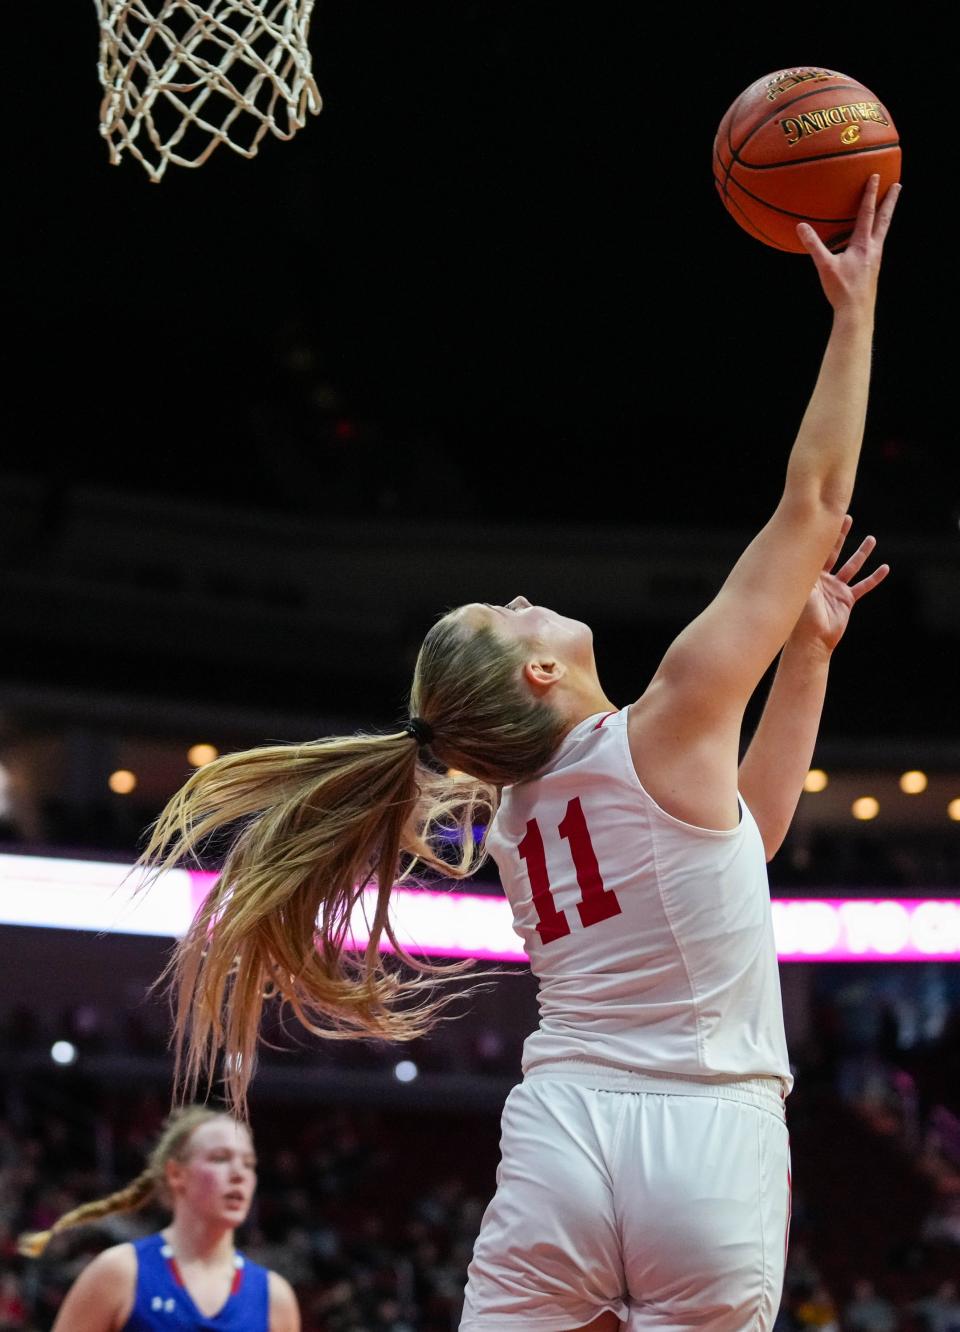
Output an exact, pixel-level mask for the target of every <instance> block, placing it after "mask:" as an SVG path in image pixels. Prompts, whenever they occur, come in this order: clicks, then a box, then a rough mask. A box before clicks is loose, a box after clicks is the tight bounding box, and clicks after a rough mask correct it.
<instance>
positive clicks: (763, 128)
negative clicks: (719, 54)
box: [713, 66, 900, 254]
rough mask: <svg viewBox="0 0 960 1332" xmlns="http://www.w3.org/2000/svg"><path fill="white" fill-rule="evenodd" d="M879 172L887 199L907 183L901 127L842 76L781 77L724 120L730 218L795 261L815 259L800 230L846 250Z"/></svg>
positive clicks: (724, 185) (722, 170)
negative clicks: (871, 180) (799, 257)
mask: <svg viewBox="0 0 960 1332" xmlns="http://www.w3.org/2000/svg"><path fill="white" fill-rule="evenodd" d="M876 172H879V174H880V190H879V194H878V196H877V197H878V199H882V198H883V196H884V195H885V194H886V192H887V190H888V189H889V188H890V186H891V185H893V184H895V183H896V182H897V181H898V180H899V179H900V140H899V138H898V137H897V131H896V128H895V126H894V123H893V120H892V119H891V117H890V113H889V111H888V110H887V109H886V107H885V106H884V105H883V103H882V102H880V101H879V100H878V99H877V97H876V96H875V95H874V94H873V93H872V92H871V91H870V90H869V88H865V87H864V86H863V84H862V83H858V82H857V81H856V79H851V78H848V77H847V75H846V74H838V73H837V72H836V71H835V70H832V69H817V68H815V67H813V66H810V67H803V68H799V69H780V70H777V71H776V73H774V74H767V75H765V76H764V77H763V78H762V79H757V81H756V83H751V85H750V87H749V88H747V89H746V90H745V91H744V92H742V93H741V94H740V96H739V97H738V98H737V100H736V101H735V102H734V103H733V105H732V106H731V107H730V109H729V111H728V112H727V114H726V115H725V116H724V117H723V119H722V120H721V122H720V127H719V129H718V130H717V137H716V139H715V140H714V144H713V178H714V182H715V184H716V187H717V190H718V192H719V194H720V198H721V199H722V200H723V204H724V207H725V208H726V210H727V212H728V213H729V214H730V216H731V217H732V218H734V220H735V221H736V222H738V223H739V224H740V226H741V227H743V229H744V231H747V232H749V233H750V235H751V236H755V237H756V238H757V240H761V241H763V243H764V244H765V245H772V246H773V247H774V249H777V250H789V251H790V252H791V253H792V254H804V253H806V252H805V250H804V248H803V246H802V245H801V243H800V240H799V237H798V236H797V223H798V222H809V224H810V226H812V227H813V229H814V230H815V231H816V232H817V234H818V235H819V236H820V239H821V240H822V241H823V243H824V244H825V245H826V246H827V248H828V249H830V250H834V251H836V250H842V249H843V247H844V246H845V245H846V243H847V241H848V240H849V239H850V233H851V232H852V230H853V225H854V222H855V221H856V216H857V207H858V205H859V203H860V196H861V195H862V194H863V188H864V186H865V185H866V183H867V180H868V179H869V177H870V176H872V175H873V174H875V173H876Z"/></svg>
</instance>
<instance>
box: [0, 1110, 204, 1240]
mask: <svg viewBox="0 0 960 1332" xmlns="http://www.w3.org/2000/svg"><path fill="white" fill-rule="evenodd" d="M224 1117H225V1115H224V1112H223V1111H222V1110H211V1109H208V1108H207V1106H205V1105H188V1106H184V1107H183V1108H182V1109H180V1110H175V1111H174V1112H173V1114H171V1115H170V1116H169V1117H168V1118H167V1120H166V1122H165V1123H164V1126H163V1131H162V1132H161V1134H160V1137H159V1138H158V1139H157V1142H156V1145H155V1146H154V1148H153V1151H152V1152H151V1153H150V1156H149V1158H148V1160H147V1165H146V1168H145V1169H144V1170H142V1171H141V1173H140V1174H139V1175H138V1176H137V1177H136V1179H134V1180H132V1181H131V1182H130V1183H129V1184H128V1185H127V1186H126V1188H123V1189H118V1190H117V1192H116V1193H110V1194H108V1195H107V1196H106V1197H105V1198H98V1199H96V1200H95V1201H94V1202H88V1203H82V1204H81V1205H80V1206H79V1207H74V1208H73V1209H72V1210H71V1211H69V1212H65V1213H64V1215H63V1216H61V1217H60V1219H59V1220H58V1221H55V1222H54V1224H53V1225H52V1226H51V1227H50V1229H49V1230H38V1231H28V1232H27V1233H25V1234H23V1235H21V1236H20V1237H19V1239H18V1240H17V1249H18V1250H19V1252H20V1253H22V1254H23V1255H24V1256H25V1257H27V1258H39V1257H40V1255H41V1254H42V1253H43V1251H44V1249H46V1247H47V1245H48V1244H49V1243H50V1241H51V1240H52V1239H53V1237H54V1235H59V1234H60V1232H61V1231H64V1230H70V1229H72V1228H73V1227H74V1226H82V1225H86V1224H87V1223H88V1222H90V1221H99V1220H100V1218H101V1217H103V1216H113V1215H114V1214H115V1213H119V1212H136V1211H138V1210H139V1209H140V1208H141V1207H145V1206H146V1204H147V1203H148V1202H150V1201H151V1200H153V1199H155V1198H156V1199H160V1200H164V1199H165V1198H166V1164H167V1162H168V1161H174V1160H182V1159H183V1157H184V1156H185V1155H186V1151H187V1146H188V1144H189V1141H190V1138H191V1137H192V1136H193V1133H194V1131H195V1130H196V1129H198V1128H199V1127H200V1125H201V1124H206V1123H208V1122H209V1121H210V1120H212V1119H223V1118H224ZM226 1117H227V1118H229V1116H226Z"/></svg>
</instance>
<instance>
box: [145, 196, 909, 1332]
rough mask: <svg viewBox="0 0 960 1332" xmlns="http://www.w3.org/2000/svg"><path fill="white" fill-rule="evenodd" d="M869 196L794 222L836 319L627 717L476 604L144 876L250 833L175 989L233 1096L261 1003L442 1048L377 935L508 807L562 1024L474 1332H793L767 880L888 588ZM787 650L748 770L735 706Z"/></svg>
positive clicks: (541, 965) (512, 1112)
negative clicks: (842, 675)
mask: <svg viewBox="0 0 960 1332" xmlns="http://www.w3.org/2000/svg"><path fill="white" fill-rule="evenodd" d="M878 185H879V177H876V176H874V177H872V178H871V181H870V183H869V185H868V186H867V188H866V190H865V192H864V197H863V201H862V203H861V207H860V211H859V215H858V219H857V223H856V228H855V230H854V233H853V236H852V238H851V241H850V243H849V245H848V247H847V249H846V250H845V251H844V253H843V254H840V255H832V254H830V253H828V251H827V250H826V249H825V248H824V247H823V245H822V244H821V243H820V241H819V239H818V238H817V237H816V235H815V234H814V233H813V232H812V230H810V228H805V227H800V228H799V231H800V235H801V239H802V240H803V243H804V245H805V247H806V248H807V250H808V251H809V253H810V255H811V257H812V258H813V261H814V263H815V265H816V269H817V272H818V274H819V277H820V281H821V284H822V287H823V290H824V292H825V294H826V296H827V298H828V300H829V301H830V304H831V305H832V307H833V312H834V314H833V327H832V331H831V334H830V338H829V341H828V344H827V348H826V351H825V354H824V357H823V362H822V365H821V369H820V375H819V378H818V380H817V384H816V387H815V389H814V392H813V395H812V397H811V400H810V403H809V405H808V407H807V410H806V413H805V415H804V418H803V422H802V424H801V427H800V431H799V434H798V436H797V439H796V442H795V443H794V446H793V449H792V451H791V453H790V457H789V460H788V463H787V469H786V481H785V485H784V490H783V495H782V497H781V499H780V502H779V503H778V505H777V507H776V509H775V511H774V513H773V515H772V516H771V518H770V520H769V521H768V522H767V524H766V525H765V526H764V528H763V529H762V530H761V531H760V533H759V534H758V535H757V536H756V537H755V538H754V540H753V541H752V542H751V543H750V545H749V546H748V547H747V549H746V550H745V551H744V553H743V555H742V556H741V557H740V559H739V560H738V561H737V564H736V565H735V567H734V568H733V570H732V572H731V573H730V575H729V576H728V578H727V580H726V582H725V583H724V585H723V587H722V588H721V590H720V592H719V593H718V595H717V596H716V597H715V599H714V600H713V601H712V602H711V604H710V605H709V606H708V607H707V608H706V610H704V611H703V613H702V614H701V615H699V616H698V617H697V618H696V619H695V620H694V621H693V622H692V623H691V624H690V625H689V626H688V627H687V628H686V629H685V630H684V631H683V632H682V633H681V634H680V636H679V637H678V638H677V639H676V641H675V642H674V643H673V644H672V645H671V646H670V648H669V650H668V651H667V653H666V655H665V657H664V658H663V661H662V662H661V664H660V667H659V668H658V670H657V672H656V674H655V676H654V678H653V680H652V681H651V682H650V684H649V685H648V686H647V688H646V689H645V690H644V691H643V693H642V694H641V695H640V697H639V698H638V699H637V701H636V702H635V703H633V704H631V705H630V706H629V707H628V708H624V709H618V708H617V707H616V705H615V704H614V703H612V702H611V701H610V700H609V698H608V697H607V696H606V693H605V691H604V689H603V687H602V685H601V683H600V680H599V678H598V675H597V669H596V663H595V661H594V655H593V642H592V635H591V632H590V630H589V628H588V627H587V626H586V625H584V624H582V623H580V622H578V621H575V620H570V619H567V618H565V617H564V616H562V615H559V614H557V613H556V612H554V611H552V610H547V609H546V608H544V607H541V606H534V605H531V604H530V603H529V602H528V601H527V600H526V599H525V598H523V597H517V598H516V599H515V600H514V601H512V602H511V603H510V604H509V605H507V606H493V605H486V604H482V605H481V604H474V605H469V606H465V607H460V608H458V609H457V610H456V611H453V612H451V613H449V614H448V615H446V616H444V617H443V618H442V619H441V620H440V621H439V622H438V623H437V624H436V625H435V626H434V627H433V629H431V631H430V633H429V634H428V635H427V637H426V639H425V641H424V644H423V646H422V648H421V651H420V654H419V657H418V660H417V666H416V671H415V674H414V680H413V686H412V689H411V694H410V720H409V722H408V723H407V724H406V725H405V726H404V727H403V728H402V729H400V730H398V731H396V732H394V733H392V734H390V735H382V736H353V737H346V738H336V739H330V740H324V741H318V742H314V743H312V744H307V745H301V746H297V747H295V748H290V747H269V748H263V749H258V750H253V751H248V752H247V753H243V754H234V755H229V756H227V757H226V758H223V759H219V760H217V761H216V762H215V763H212V764H210V765H208V766H207V767H206V768H203V769H200V770H199V772H198V773H197V774H196V775H195V776H194V777H193V778H191V780H190V782H189V783H188V784H187V786H186V787H185V788H184V790H183V791H182V792H181V793H180V794H179V795H178V796H177V797H176V798H175V799H174V801H172V802H171V804H170V805H169V806H168V808H167V810H166V811H165V812H164V814H163V815H162V816H161V819H160V820H159V822H158V824H157V826H156V829H155V830H154V834H153V837H152V840H151V843H150V846H149V848H148V850H147V852H146V853H145V858H146V860H147V861H148V862H149V863H152V864H156V865H161V866H162V865H169V864H173V863H176V861H177V860H179V859H180V857H181V856H183V855H185V854H189V853H190V852H191V851H192V850H193V849H194V848H195V847H196V846H197V844H198V843H199V842H201V841H202V840H203V839H204V838H205V837H206V836H207V835H208V834H210V833H212V832H214V831H215V830H217V829H220V828H225V827H228V826H229V827H231V828H233V829H236V828H237V827H238V826H239V827H240V832H239V833H235V837H234V841H233V844H232V845H231V847H230V850H229V853H228V855H227V859H226V863H225V865H224V867H223V871H222V873H221V875H220V878H219V880H218V882H217V885H216V887H215V889H214V891H213V892H212V894H211V896H210V898H209V899H208V902H207V903H206V905H205V907H204V908H203V910H202V911H201V913H200V914H199V915H198V917H197V920H196V922H195V924H194V926H193V928H192V930H191V931H190V933H189V934H188V935H187V937H186V938H185V940H184V941H183V942H182V944H181V945H180V947H179V950H178V954H177V959H176V969H177V973H178V976H179V982H180V990H179V1012H178V1036H179V1038H180V1040H181V1042H185V1050H186V1058H187V1068H188V1071H189V1072H191V1073H194V1074H196V1073H202V1072H203V1071H204V1070H208V1071H209V1070H210V1068H211V1067H212V1061H213V1060H214V1059H215V1058H216V1055H217V1052H218V1049H219V1048H223V1049H225V1050H227V1051H229V1052H230V1055H231V1058H230V1059H229V1060H228V1061H227V1070H228V1072H227V1078H228V1086H229V1090H230V1091H231V1093H232V1095H233V1097H234V1098H235V1100H237V1101H238V1102H241V1101H242V1100H243V1097H244V1094H245V1090H246V1085H247V1081H248V1079H249V1076H250V1070H251V1067H252V1062H253V1054H254V1047H255V1041H256V1034H257V1029H258V1023H259V1017H260V1013H261V1008H262V1004H263V998H264V995H265V993H267V992H274V993H277V992H278V993H279V994H280V995H281V996H282V997H283V998H285V999H286V1000H287V1001H288V1002H289V1003H290V1004H291V1005H292V1006H293V1008H294V1010H295V1012H296V1013H297V1015H298V1016H299V1017H300V1018H301V1020H303V1021H305V1022H308V1023H313V1024H315V1027H314V1029H316V1030H321V1031H322V1030H323V1029H324V1027H326V1026H329V1025H330V1024H333V1025H334V1026H335V1027H337V1028H338V1031H339V1034H341V1035H343V1034H352V1033H356V1034H374V1035H377V1036H386V1037H398V1038H407V1037H411V1036H416V1035H420V1034H421V1033H422V1032H423V1031H424V1030H426V1029H427V1028H428V1027H429V1024H430V1022H431V1021H432V1019H433V1017H434V1016H435V1014H436V1011H437V1009H438V1007H439V1006H442V1003H443V999H442V998H441V999H434V1000H431V998H430V986H431V985H433V984H434V983H436V982H437V981H439V979H440V978H439V977H436V976H435V975H434V974H432V973H433V972H434V971H435V970H436V969H435V968H430V967H427V966H426V965H425V964H423V963H418V962H417V961H416V960H415V959H412V958H405V962H406V964H407V965H408V966H412V967H417V968H419V971H420V974H419V975H415V976H414V977H413V978H412V979H411V978H410V976H409V973H401V972H398V971H397V970H396V969H391V968H390V964H389V963H384V962H383V961H382V960H381V958H380V956H379V954H378V944H379V941H380V938H381V936H382V935H384V934H385V935H387V936H388V937H389V939H390V941H391V943H392V944H393V945H394V947H395V948H396V947H398V945H397V941H396V939H395V936H394V934H393V930H392V926H391V923H390V919H389V911H388V907H389V898H390V893H391V891H392V888H393V884H394V882H395V880H396V876H397V872H398V869H399V868H401V867H402V865H403V862H404V859H405V858H407V859H409V860H412V861H419V862H421V863H424V864H427V865H431V866H433V867H434V868H436V869H437V870H439V871H441V872H443V873H445V874H453V875H465V874H467V873H469V872H471V871H472V870H473V869H474V868H475V858H474V855H473V845H472V841H473V839H472V836H471V835H470V829H471V826H472V824H473V822H474V821H475V819H476V818H477V813H478V806H479V805H481V804H483V803H487V804H488V805H489V807H490V808H491V809H492V810H497V807H498V805H499V809H498V812H497V813H496V816H495V818H494V820H493V823H492V825H491V827H490V830H489V833H488V835H487V838H486V846H487V848H488V849H489V850H490V851H491V852H492V853H493V855H494V857H495V858H496V860H497V863H498V865H499V867H500V871H501V875H502V878H503V883H504V887H505V890H506V893H507V896H508V898H509V900H510V902H511V905H512V907H513V912H514V919H515V924H516V928H517V930H518V932H519V933H520V935H521V937H522V938H523V940H524V943H525V945H526V948H527V951H528V953H529V956H530V961H531V965H532V967H533V969H534V971H535V972H536V974H537V976H538V978H539V982H540V1008H541V1020H540V1025H539V1028H538V1030H537V1031H536V1032H535V1033H534V1034H533V1035H532V1036H531V1037H530V1038H529V1040H528V1041H527V1044H526V1048H525V1051H524V1061H523V1062H524V1079H523V1082H522V1083H521V1084H520V1085H519V1086H518V1087H516V1088H515V1089H514V1090H513V1092H512V1093H511V1094H510V1097H509V1098H508V1100H507V1104H506V1107H505V1110H504V1116H503V1137H502V1161H501V1166H500V1171H499V1174H498V1187H497V1192H496V1196H495V1197H494V1199H493V1201H492V1203H491V1204H490V1207H489V1208H488V1209H487V1212H486V1214H485V1216H484V1219H483V1224H482V1227H481V1232H480V1236H479V1238H478V1241H477V1246H476V1250H475V1253H474V1260H473V1263H472V1264H471V1267H470V1273H469V1280H468V1285H467V1291H466V1297H465V1306H464V1314H463V1321H462V1323H461V1329H462V1332H514V1329H528V1330H529V1332H571V1330H572V1329H575V1328H581V1329H589V1332H613V1330H614V1329H616V1328H617V1327H618V1325H621V1324H623V1325H625V1326H626V1327H628V1328H629V1329H633V1330H635V1332H638V1330H640V1329H653V1328H657V1329H671V1330H678V1329H690V1330H691V1332H692V1329H697V1330H698V1332H748V1330H749V1332H767V1329H769V1328H770V1327H771V1326H772V1324H773V1320H774V1318H775V1315H776V1312H777V1308H778V1304H779V1298H780V1289H781V1283H782V1278H783V1268H784V1261H785V1252H786V1243H787V1230H788V1211H789V1183H788V1172H789V1144H788V1137H787V1130H786V1124H785V1116H784V1100H785V1097H786V1095H787V1093H788V1091H789V1090H790V1085H791V1076H790V1067H789V1063H788V1060H787V1051H786V1043H785V1040H784V1031H783V1019H782V1013H781V1006H780V991H779V982H778V974H777V965H776V954H775V949H774V940H773V931H772V927H771V915H770V903H769V894H768V890H767V882H766V871H765V861H766V860H768V859H769V858H770V857H771V856H772V855H773V853H774V852H775V851H776V849H777V847H778V846H779V845H780V842H781V841H782V839H783V837H784V834H785V833H786V830H787V827H788V826H789V823H790V820H791V818H792V816H793V812H794V809H795V807H796V804H797V800H798V798H799V795H800V791H801V789H802V784H803V779H804V776H805V774H806V772H807V769H808V765H809V762H810V758H811V755H812V752H813V746H814V741H815V739H816V733H817V729H818V726H819V719H820V712H821V707H822V703H823V698H824V690H825V687H826V680H827V670H828V665H829V660H830V654H831V652H832V650H833V648H834V647H835V646H836V644H837V643H838V642H839V640H840V637H841V635H842V634H843V632H844V629H845V627H846V623H847V619H848V616H849V614H850V610H851V608H852V606H853V605H854V604H855V602H856V601H857V599H858V598H859V597H861V596H863V595H864V594H865V593H866V592H868V591H870V590H871V589H872V588H873V587H876V586H877V584H878V583H879V582H880V581H881V580H882V579H883V577H884V576H885V574H886V572H887V569H886V566H880V567H879V568H878V569H876V570H875V571H874V572H873V573H872V574H870V575H869V576H868V577H866V578H863V579H862V580H861V581H860V582H859V583H856V584H854V583H853V581H852V580H853V578H854V577H855V576H856V575H858V574H859V572H860V570H861V568H862V567H863V564H864V562H865V561H866V559H867V556H868V555H869V553H870V551H871V550H872V549H873V544H874V543H873V538H871V537H868V538H867V539H866V540H865V541H864V542H863V543H862V544H861V545H860V546H859V548H858V549H857V550H856V551H855V553H854V554H853V555H852V556H851V557H850V558H849V559H848V560H847V562H846V563H845V564H844V565H843V566H842V568H840V569H839V570H837V571H836V572H832V571H833V569H834V566H835V564H836V563H837V561H838V559H839V553H840V548H841V546H842V544H843V540H844V538H845V537H846V535H847V533H848V531H849V529H850V519H849V516H847V514H846V510H847V505H848V503H849V500H850V496H851V493H852V489H853V482H854V476H855V472H856V465H857V459H858V456H859V450H860V444H861V440H862V435H863V426H864V418H865V413H866V405H867V394H868V383H869V367H870V349H871V340H872V331H873V317H874V306H875V299H876V286H877V278H878V274H879V268H880V259H881V253H882V248H883V241H884V237H885V235H886V232H887V229H888V227H889V224H890V219H891V217H892V214H893V209H894V206H895V203H896V199H897V196H898V193H899V189H898V187H897V186H894V187H892V188H891V190H890V191H889V192H888V193H887V195H886V197H885V199H884V200H883V202H882V203H881V204H880V205H879V207H878V206H877V202H878V201H877V193H878ZM778 654H780V662H779V666H778V669H777V674H776V678H775V680H774V683H773V686H772V689H771V692H770V695H769V698H768V700H767V703H766V706H765V709H764V712H763V716H762V719H761V721H760V724H759V727H758V729H757V731H756V734H755V735H754V737H753V740H752V742H751V744H750V746H749V748H748V750H747V752H746V755H745V757H744V758H743V761H742V762H740V761H739V747H740V730H741V725H742V721H743V716H744V710H745V708H746V705H747V703H748V701H749V699H750V697H751V695H752V694H753V692H754V690H755V689H756V687H757V685H758V683H759V682H760V680H761V678H762V676H763V675H764V673H765V672H766V670H767V668H768V667H769V666H770V664H771V663H772V662H773V660H774V659H775V658H776V657H777V655H778ZM425 747H429V749H430V750H431V751H432V757H431V756H427V755H425V754H424V753H423V752H422V751H423V749H424V748H425ZM428 759H429V761H428ZM438 766H439V767H440V769H441V770H440V771H438ZM447 767H449V768H452V769H458V770H460V773H461V774H469V775H470V778H472V779H473V780H472V781H471V780H469V779H464V778H463V777H462V776H459V777H454V776H452V775H449V774H448V773H447V772H446V771H445V769H446V768H447ZM451 820H455V821H457V822H458V823H459V824H460V826H461V828H462V829H463V830H464V836H463V840H462V844H463V855H462V858H461V860H460V862H459V864H456V865H454V864H450V863H449V860H448V852H447V854H444V852H443V851H441V850H439V849H438V846H437V844H436V843H434V842H433V841H432V840H431V828H433V827H435V826H436V824H437V822H438V821H439V822H441V823H444V824H445V825H446V830H447V832H449V825H450V822H451ZM449 845H450V843H449V837H448V836H447V837H446V838H445V839H444V841H443V843H442V846H443V847H444V848H449ZM372 878H374V879H376V882H377V883H378V885H379V905H378V910H377V913H376V917H375V919H374V920H373V921H372V922H371V924H372V928H371V942H370V945H369V947H368V949H367V951H366V954H365V956H364V958H363V959H362V962H361V963H360V964H359V965H357V964H356V963H353V962H351V960H350V959H349V957H348V956H347V955H346V951H345V950H346V945H347V923H348V921H349V916H350V912H351V911H352V909H353V906H354V904H355V903H356V900H357V895H358V891H359V889H358V884H359V885H362V884H364V883H366V882H369V881H370V880H371V879H372ZM318 936H319V945H320V946H319V948H317V938H318ZM405 998H406V999H410V998H413V999H414V1000H415V1001H416V1002H414V1003H413V1004H412V1005H411V1004H409V1003H407V1004H404V1003H402V1002H398V1001H402V1000H404V999H405Z"/></svg>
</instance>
